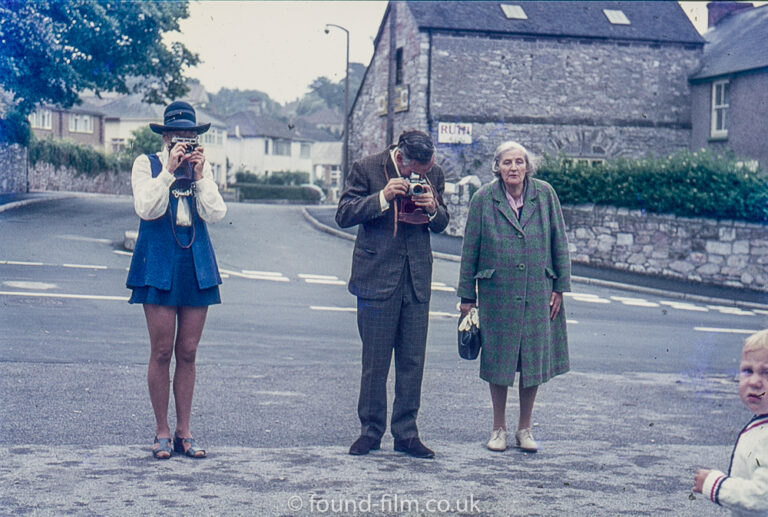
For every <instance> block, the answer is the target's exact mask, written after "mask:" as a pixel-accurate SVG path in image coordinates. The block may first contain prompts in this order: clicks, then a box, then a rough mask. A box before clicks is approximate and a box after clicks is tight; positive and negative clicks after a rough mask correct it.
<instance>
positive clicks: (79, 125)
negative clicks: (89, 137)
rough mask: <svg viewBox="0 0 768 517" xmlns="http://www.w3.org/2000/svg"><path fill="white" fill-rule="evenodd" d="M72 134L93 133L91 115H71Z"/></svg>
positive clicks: (70, 130) (70, 127) (70, 129)
mask: <svg viewBox="0 0 768 517" xmlns="http://www.w3.org/2000/svg"><path fill="white" fill-rule="evenodd" d="M69 132H70V133H93V117H92V116H90V115H78V114H75V113H70V114H69Z"/></svg>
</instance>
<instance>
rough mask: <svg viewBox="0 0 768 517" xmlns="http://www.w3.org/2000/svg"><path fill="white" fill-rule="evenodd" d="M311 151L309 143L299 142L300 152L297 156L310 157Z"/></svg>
mask: <svg viewBox="0 0 768 517" xmlns="http://www.w3.org/2000/svg"><path fill="white" fill-rule="evenodd" d="M311 151H312V146H311V145H310V144H308V143H307V142H302V143H301V153H300V154H299V156H301V157H302V158H310V157H311V154H310V153H311Z"/></svg>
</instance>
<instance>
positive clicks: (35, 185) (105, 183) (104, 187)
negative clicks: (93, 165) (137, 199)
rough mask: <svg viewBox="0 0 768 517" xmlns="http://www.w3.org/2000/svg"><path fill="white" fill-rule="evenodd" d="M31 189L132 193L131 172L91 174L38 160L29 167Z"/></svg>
mask: <svg viewBox="0 0 768 517" xmlns="http://www.w3.org/2000/svg"><path fill="white" fill-rule="evenodd" d="M29 188H30V190H47V191H51V190H54V191H69V192H97V193H101V194H128V195H130V194H131V173H130V172H128V171H120V172H113V171H106V172H102V173H100V174H97V175H94V176H89V175H86V174H79V173H77V171H74V170H72V169H70V168H67V167H54V166H53V165H51V164H49V163H43V162H38V163H37V164H35V165H34V166H30V167H29Z"/></svg>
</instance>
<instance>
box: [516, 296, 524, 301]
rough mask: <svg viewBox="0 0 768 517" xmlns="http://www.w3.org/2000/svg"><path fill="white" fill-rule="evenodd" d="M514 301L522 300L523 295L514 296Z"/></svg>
mask: <svg viewBox="0 0 768 517" xmlns="http://www.w3.org/2000/svg"><path fill="white" fill-rule="evenodd" d="M515 301H516V302H522V301H523V297H522V296H515Z"/></svg>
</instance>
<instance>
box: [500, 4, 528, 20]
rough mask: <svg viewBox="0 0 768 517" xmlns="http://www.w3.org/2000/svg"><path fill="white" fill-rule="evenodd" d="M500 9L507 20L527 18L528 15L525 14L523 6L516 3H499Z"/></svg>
mask: <svg viewBox="0 0 768 517" xmlns="http://www.w3.org/2000/svg"><path fill="white" fill-rule="evenodd" d="M499 5H500V6H501V10H502V11H504V16H506V17H507V20H527V19H528V16H527V15H526V14H525V11H524V10H523V7H522V6H520V5H517V4H499Z"/></svg>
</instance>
